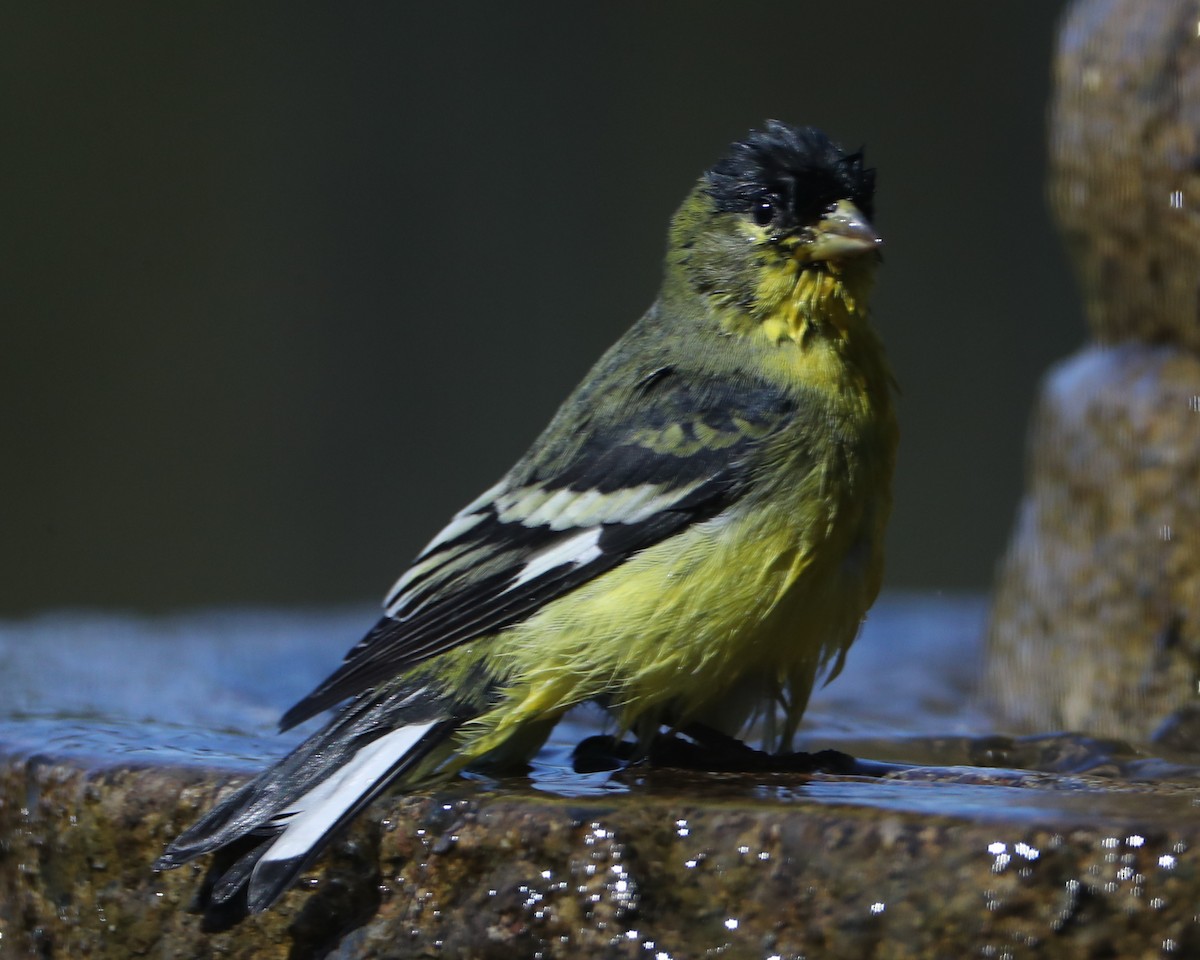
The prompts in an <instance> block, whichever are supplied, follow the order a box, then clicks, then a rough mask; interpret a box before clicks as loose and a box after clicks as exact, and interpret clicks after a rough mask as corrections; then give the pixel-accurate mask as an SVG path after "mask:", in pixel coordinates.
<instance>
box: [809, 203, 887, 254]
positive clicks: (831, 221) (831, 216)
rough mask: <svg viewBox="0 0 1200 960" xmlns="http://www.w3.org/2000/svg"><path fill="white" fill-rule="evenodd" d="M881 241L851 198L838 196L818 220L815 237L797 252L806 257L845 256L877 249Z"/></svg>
mask: <svg viewBox="0 0 1200 960" xmlns="http://www.w3.org/2000/svg"><path fill="white" fill-rule="evenodd" d="M882 244H883V241H882V240H881V239H880V238H879V234H877V233H876V232H875V228H874V227H872V226H871V222H870V221H869V220H868V219H867V218H866V216H865V215H864V214H863V212H862V211H861V210H859V209H858V207H856V206H855V205H854V204H852V203H851V202H850V201H849V200H839V201H838V202H837V205H836V206H835V207H834V208H833V209H832V210H830V211H829V213H828V214H827V215H826V216H825V218H824V219H823V220H822V221H821V222H820V223H818V224H817V226H816V229H815V231H814V236H813V239H812V240H811V241H809V242H808V243H804V244H801V245H800V246H799V247H798V248H797V250H796V252H797V253H798V254H801V255H802V256H803V257H804V258H805V259H806V260H844V259H846V258H847V257H859V256H862V255H863V254H864V253H870V252H872V251H877V250H878V249H879V248H880V246H881V245H882Z"/></svg>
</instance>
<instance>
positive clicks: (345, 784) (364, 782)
mask: <svg viewBox="0 0 1200 960" xmlns="http://www.w3.org/2000/svg"><path fill="white" fill-rule="evenodd" d="M434 722H435V721H430V722H429V723H418V724H413V725H411V726H407V727H400V728H399V729H398V730H393V731H392V732H391V733H388V734H385V735H384V736H382V737H380V738H379V739H378V740H374V741H372V742H371V743H368V744H367V745H366V746H365V747H362V748H361V749H360V750H358V751H357V752H356V753H355V754H354V756H353V757H351V758H350V760H349V762H347V763H346V764H345V765H344V766H342V767H341V768H340V769H339V770H336V771H335V772H334V773H333V775H332V776H331V777H329V778H328V779H326V780H322V781H321V782H320V783H318V784H317V785H316V786H315V787H313V788H312V789H311V790H309V791H308V793H306V794H304V796H302V797H300V798H299V799H298V800H297V801H296V802H295V803H293V804H292V805H291V806H290V807H288V808H287V809H286V810H284V811H282V812H281V813H279V814H277V815H276V816H275V818H274V820H275V822H276V823H286V824H287V826H286V827H285V828H284V831H283V833H281V834H280V835H279V839H278V840H276V841H275V842H274V843H273V844H271V847H270V849H269V850H267V852H266V853H265V854H263V857H262V860H261V861H260V862H259V865H258V866H255V868H254V872H255V873H257V872H258V869H259V866H261V865H262V864H263V863H269V862H272V861H280V860H292V859H295V858H296V857H302V856H304V855H306V854H307V853H308V851H309V850H311V849H312V847H313V845H314V844H316V843H318V842H320V840H321V839H322V838H323V837H324V836H325V834H326V833H328V832H329V830H330V828H331V827H333V825H334V824H335V823H337V821H338V820H339V819H340V818H341V817H342V815H343V814H344V813H345V812H346V811H347V810H349V809H350V808H351V807H352V806H354V804H355V803H356V802H357V801H358V799H359V798H360V797H361V796H362V795H363V794H364V793H366V792H367V791H368V790H370V789H371V788H372V787H373V786H375V784H376V783H377V782H378V780H379V778H380V777H382V776H384V775H386V774H387V772H388V771H389V770H390V769H391V768H392V767H393V766H395V764H396V763H397V761H399V760H400V759H401V758H402V757H403V756H404V755H405V754H406V753H408V751H409V750H411V749H412V748H413V747H415V746H416V745H417V744H418V743H420V741H421V738H422V737H423V736H425V734H426V733H428V732H429V730H430V729H431V728H432V727H433V726H434Z"/></svg>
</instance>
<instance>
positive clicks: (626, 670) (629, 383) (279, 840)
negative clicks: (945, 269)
mask: <svg viewBox="0 0 1200 960" xmlns="http://www.w3.org/2000/svg"><path fill="white" fill-rule="evenodd" d="M874 185H875V176H874V171H873V170H870V169H867V168H865V167H864V165H863V158H862V155H861V152H853V153H852V152H847V151H845V150H843V149H841V148H840V147H838V146H837V145H836V144H834V143H833V142H832V141H831V140H830V139H829V138H828V137H827V136H826V135H825V134H823V133H822V132H820V131H819V130H816V129H814V128H812V127H793V126H788V125H786V124H783V123H779V122H776V121H770V122H768V123H767V124H766V126H765V129H763V130H758V131H753V132H751V133H750V134H749V135H748V136H747V137H746V138H745V139H743V140H740V141H738V142H735V143H734V144H733V145H732V146H731V147H730V149H729V151H728V153H727V154H726V156H725V157H724V158H723V159H721V160H720V161H719V162H717V163H716V164H715V165H714V166H713V167H712V168H711V169H710V170H708V171H707V172H706V173H704V174H703V175H702V176H701V177H700V179H699V181H698V182H697V183H696V185H695V187H694V188H693V189H692V191H691V192H690V193H689V195H688V196H687V198H686V199H685V200H684V202H683V204H682V206H681V207H680V208H679V210H678V211H677V212H676V213H675V216H674V217H673V219H672V221H671V226H670V232H669V238H668V245H667V254H666V263H665V270H664V277H663V281H662V288H661V290H660V292H659V295H658V297H657V299H656V300H655V302H654V303H653V305H652V306H651V307H650V309H649V310H648V311H647V312H646V314H645V315H644V316H643V317H642V318H641V319H640V320H639V321H638V322H637V323H635V324H634V325H633V327H632V328H631V329H630V330H629V331H628V332H627V333H626V334H625V335H624V336H623V337H622V338H621V339H620V340H618V341H617V343H616V345H615V346H613V347H612V348H611V349H610V350H609V351H608V352H607V353H605V354H604V356H602V357H601V358H600V360H599V362H598V363H597V364H596V365H595V366H594V367H593V368H592V369H591V371H590V372H589V373H588V374H587V376H586V377H585V378H584V380H583V382H582V383H581V384H580V385H579V386H578V387H577V388H576V389H575V391H574V392H573V393H572V394H571V395H570V396H569V397H568V398H567V400H566V402H565V403H564V404H563V405H562V407H561V408H560V409H559V411H558V413H557V414H556V415H555V416H554V418H553V420H551V422H550V425H549V426H548V427H547V428H546V429H545V431H543V433H542V434H541V435H540V436H539V437H538V438H537V440H536V441H535V442H534V443H533V446H532V447H531V448H530V449H529V451H528V452H527V453H526V454H525V455H524V456H523V457H522V458H521V459H520V460H519V461H517V464H516V466H514V467H513V468H512V469H511V470H510V471H509V472H508V473H507V474H506V475H505V476H504V477H503V478H502V479H501V480H500V482H499V483H497V484H496V485H495V486H493V487H491V488H490V489H489V490H487V492H485V493H484V494H483V495H482V496H480V497H479V498H478V499H477V500H475V501H473V502H472V503H470V504H468V505H467V506H466V507H464V508H463V509H462V510H460V511H459V512H458V513H457V514H455V515H454V517H453V518H452V519H451V520H450V522H449V523H448V524H447V525H446V527H445V528H444V529H443V530H442V531H441V532H440V533H439V534H438V535H437V536H436V537H434V538H433V540H432V541H430V543H429V545H428V546H427V547H425V549H424V550H422V551H421V553H420V554H419V555H418V556H417V558H416V559H415V560H414V561H413V563H412V565H411V566H410V567H409V568H408V570H407V572H405V573H404V575H403V576H402V577H400V579H399V580H398V581H397V582H396V585H395V586H394V587H393V588H392V589H391V591H389V593H388V595H387V599H386V601H385V604H384V606H385V615H384V616H383V618H382V619H381V620H380V621H379V622H378V623H377V624H376V625H375V626H374V627H373V628H372V629H371V631H370V632H369V633H368V634H367V635H366V637H365V638H364V639H363V640H362V641H361V642H360V643H359V644H358V645H357V646H355V647H354V648H353V649H352V650H350V652H349V653H348V654H347V655H346V658H345V662H344V663H343V664H342V665H341V666H340V667H338V669H337V670H335V671H334V672H333V674H332V675H331V676H330V677H329V678H328V679H326V680H325V681H324V682H323V683H321V684H320V685H319V686H318V687H317V688H316V689H315V690H314V691H313V692H312V693H310V694H309V695H308V696H307V697H305V698H304V699H303V700H301V701H300V702H299V703H297V704H296V705H295V706H294V707H292V708H291V709H290V710H288V711H287V713H286V714H285V715H284V717H283V719H282V721H281V727H282V728H283V729H287V728H289V727H292V726H294V725H295V724H298V723H300V722H301V721H303V720H306V719H308V718H309V717H312V716H314V715H315V714H317V713H320V712H321V711H323V710H325V709H326V708H328V707H333V706H336V705H338V704H341V703H343V701H348V702H347V703H345V704H344V705H343V706H342V707H341V709H340V710H339V711H338V712H337V713H336V714H335V715H334V717H333V718H332V719H331V720H330V721H329V723H328V724H327V725H326V726H325V727H324V728H323V729H321V730H320V731H318V732H317V733H315V734H313V735H312V736H311V737H309V738H308V739H307V740H306V741H304V743H302V744H301V745H300V746H299V747H297V748H296V749H295V750H294V751H293V752H292V753H291V754H290V755H289V756H287V757H285V758H284V759H282V760H280V761H279V762H278V763H276V764H275V765H274V766H272V767H271V768H270V769H268V770H266V771H265V772H263V773H261V774H260V775H259V776H257V777H256V778H254V779H253V780H251V781H249V782H248V783H246V784H244V785H242V786H241V787H239V788H238V789H237V790H235V791H234V792H233V793H232V794H230V795H229V796H228V797H226V798H225V799H224V800H223V801H222V802H221V803H220V804H219V805H218V806H217V807H216V808H215V809H213V810H212V811H211V812H210V813H209V814H208V815H207V816H205V817H204V818H202V819H201V820H200V821H199V822H198V823H196V824H195V825H193V826H192V827H190V828H189V829H188V830H186V831H184V832H183V834H182V835H180V836H179V837H178V838H177V839H176V840H175V841H174V842H173V843H171V844H170V846H169V847H168V848H167V850H166V852H165V853H164V854H163V856H162V857H161V858H160V859H159V860H158V862H157V864H156V867H157V868H158V869H168V868H171V867H176V866H178V865H180V864H182V863H186V862H187V861H189V860H192V859H193V858H195V857H198V856H200V855H202V854H206V853H210V852H212V851H216V850H221V849H222V848H225V849H224V850H223V851H222V852H223V858H218V863H219V864H220V867H219V869H217V870H216V871H214V872H213V873H212V874H211V879H210V883H209V884H208V885H207V888H206V891H205V897H206V906H207V909H208V910H209V911H210V913H212V914H213V915H217V914H219V913H220V912H221V911H223V910H224V911H230V910H233V911H234V912H235V913H236V914H237V915H239V916H240V915H241V914H242V913H245V912H247V911H248V912H255V911H259V910H263V909H265V908H266V907H268V906H270V905H271V904H272V903H273V902H274V901H275V900H276V899H277V898H278V897H279V896H280V895H281V894H282V893H283V892H284V891H285V890H286V889H287V888H288V887H289V886H290V885H291V883H292V882H293V881H294V880H295V879H296V877H297V875H298V874H299V873H300V872H301V870H303V869H304V868H305V867H306V866H307V865H308V864H309V863H310V862H311V861H312V860H313V858H314V857H315V856H316V854H317V853H318V852H319V851H320V849H321V848H322V847H323V846H324V844H325V843H326V841H327V840H328V838H329V836H330V834H331V833H332V832H334V831H335V830H337V828H338V827H340V826H341V825H343V824H344V823H346V822H347V821H348V820H349V819H350V818H352V817H353V816H354V815H355V814H357V813H358V812H359V811H360V810H361V809H362V808H363V807H364V806H365V805H366V804H367V803H368V802H370V801H371V800H372V799H374V798H375V797H376V796H378V795H379V793H380V792H381V791H382V790H384V789H385V788H386V787H388V786H389V785H392V784H397V783H398V784H402V785H406V786H411V785H413V784H415V783H417V782H420V781H425V780H428V779H429V778H431V777H433V776H435V775H436V776H447V775H449V774H451V773H453V772H455V771H458V770H461V769H462V768H463V767H464V766H466V765H467V764H470V763H474V762H477V761H481V760H489V761H490V760H506V761H513V760H519V759H523V758H524V759H527V758H529V757H530V756H532V754H533V753H534V752H535V751H536V750H537V749H538V747H539V746H540V744H541V743H542V741H543V740H544V739H545V737H546V735H547V734H548V732H549V730H550V727H551V726H552V725H553V724H554V722H555V721H556V720H557V719H558V718H559V717H560V716H561V715H562V714H563V713H564V712H565V711H566V710H568V709H569V708H571V707H573V706H575V705H577V704H580V703H583V702H585V701H597V702H599V703H600V704H602V705H603V706H605V707H606V708H607V710H608V711H609V712H610V714H611V715H612V716H613V718H614V719H615V722H616V725H617V727H618V729H619V730H620V731H622V732H629V733H632V734H634V735H636V736H637V737H638V738H639V742H643V743H644V742H647V741H648V739H649V737H651V736H652V735H653V734H654V733H656V732H658V731H659V730H660V729H661V728H662V727H664V726H665V727H668V728H671V729H678V728H680V727H681V726H683V725H686V724H692V723H703V724H705V725H707V726H710V727H713V728H716V729H718V730H722V731H726V732H730V733H738V732H741V731H743V730H745V729H746V727H747V725H748V724H749V723H750V721H751V720H752V719H753V718H755V717H759V718H761V719H763V720H764V721H765V726H766V729H767V733H766V735H765V739H767V740H768V741H770V743H769V745H770V746H771V747H774V748H782V747H786V746H788V745H790V742H791V740H792V736H793V734H794V732H795V729H796V725H797V723H798V722H799V719H800V715H801V713H802V712H803V710H804V706H805V703H806V702H807V700H808V696H809V692H810V690H811V688H812V685H813V682H814V679H815V678H816V677H817V675H818V674H819V673H820V672H821V671H822V670H828V671H829V672H830V673H836V671H837V669H838V668H839V667H840V662H841V658H842V657H843V655H844V654H845V651H846V649H847V648H848V647H849V645H850V643H851V642H852V641H853V639H854V637H855V634H856V633H857V631H858V628H859V624H860V622H861V620H862V618H863V616H864V614H865V612H866V610H867V608H868V607H869V606H870V605H871V603H872V602H873V601H874V599H875V596H876V594H877V593H878V590H879V584H880V578H881V575H882V566H883V552H882V545H883V532H884V526H885V524H886V522H887V518H888V514H889V512H890V509H891V494H890V486H891V476H892V468H893V464H894V460H895V452H896V441H897V428H896V422H895V417H894V413H893V409H892V396H891V394H892V379H891V374H890V373H889V370H888V367H887V363H886V360H885V358H884V354H883V348H882V345H881V343H880V341H879V338H878V337H877V335H876V334H875V332H874V331H873V330H872V328H871V327H870V325H869V323H868V315H867V298H868V294H869V292H870V288H871V282H872V277H873V275H874V272H875V268H876V265H877V264H878V262H879V259H880V257H879V253H878V249H879V243H880V241H879V238H878V237H877V235H876V233H875V231H874V229H873V227H872V226H871V223H870V217H871V216H872V202H873V196H874ZM777 716H778V717H779V719H780V722H779V723H777V724H776V723H774V721H775V718H776V717H777Z"/></svg>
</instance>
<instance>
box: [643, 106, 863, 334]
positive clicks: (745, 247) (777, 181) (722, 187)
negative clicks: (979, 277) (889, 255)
mask: <svg viewBox="0 0 1200 960" xmlns="http://www.w3.org/2000/svg"><path fill="white" fill-rule="evenodd" d="M874 196H875V171H874V170H870V169H867V168H866V167H864V165H863V158H862V153H861V152H860V151H855V152H849V151H846V150H843V149H842V148H841V147H839V146H838V145H837V144H836V143H834V142H833V141H832V140H830V139H829V137H827V136H826V135H825V134H824V133H822V132H821V131H820V130H818V129H816V128H815V127H793V126H790V125H788V124H786V123H780V122H779V121H777V120H769V121H768V122H767V123H766V125H765V126H764V127H763V129H761V130H754V131H751V132H750V133H749V134H748V135H747V136H746V137H745V138H743V139H741V140H738V141H736V142H735V143H734V144H732V145H731V146H730V148H729V150H728V151H727V153H726V155H725V156H724V157H723V158H722V159H721V160H719V161H717V163H715V164H714V165H713V166H712V168H711V169H709V170H708V171H706V172H705V173H704V174H703V175H702V176H701V177H700V179H699V181H698V182H697V183H696V185H695V187H694V188H693V189H692V191H691V193H689V194H688V196H687V198H686V199H685V200H684V202H683V203H682V205H681V206H680V207H679V209H678V210H677V211H676V213H675V216H674V217H673V218H672V220H671V231H670V234H669V239H668V244H667V272H666V283H667V285H668V287H671V286H672V285H673V284H675V283H676V282H678V281H683V283H684V284H685V286H684V287H683V288H681V289H682V290H683V291H684V294H685V295H687V296H696V295H698V296H700V297H701V298H703V300H704V301H705V302H706V303H708V304H709V305H710V306H714V307H716V308H717V309H718V310H719V311H722V310H729V311H732V312H731V313H729V314H727V315H723V316H725V319H724V320H723V321H722V322H723V323H724V324H725V325H726V326H727V327H736V326H738V325H739V323H741V320H738V319H736V318H739V317H740V318H742V319H743V320H745V321H746V322H747V323H751V324H752V325H753V324H758V323H760V322H764V318H771V317H774V318H776V319H778V318H780V317H792V315H793V314H794V313H795V315H796V316H800V314H806V312H813V311H815V310H816V305H818V304H820V303H831V302H833V301H834V300H836V301H838V302H840V303H842V304H844V305H845V304H850V303H854V304H858V305H860V306H861V305H864V304H865V302H866V296H867V294H868V293H869V290H870V286H871V281H872V277H873V275H874V270H875V267H876V266H877V265H878V263H879V261H880V256H879V250H880V246H881V241H880V239H879V236H878V234H876V232H875V228H874V227H873V226H872V225H871V215H872V212H873V211H874ZM831 297H832V300H831V299H830V298H831ZM797 304H799V305H800V306H796V305H797ZM793 308H795V309H793ZM822 309H824V308H822ZM855 309H858V308H857V307H856V308H855ZM797 310H798V311H799V313H796V311H797ZM826 312H828V311H826ZM806 315H807V314H806ZM810 319H811V318H810ZM818 319H819V318H818ZM814 322H815V320H814ZM787 323H789V324H791V320H788V321H787ZM797 323H798V324H799V325H798V326H795V330H794V331H792V332H795V333H797V336H799V335H800V334H799V331H800V329H801V327H802V326H804V324H802V323H800V322H799V321H797ZM826 326H828V324H826ZM771 329H772V330H774V329H775V326H771ZM805 329H815V327H813V326H812V325H811V324H810V325H809V326H808V327H806V328H805ZM789 330H791V327H790V326H789ZM789 335H790V334H789Z"/></svg>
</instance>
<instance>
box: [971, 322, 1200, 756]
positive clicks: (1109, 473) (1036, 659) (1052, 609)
mask: <svg viewBox="0 0 1200 960" xmlns="http://www.w3.org/2000/svg"><path fill="white" fill-rule="evenodd" d="M1198 394H1200V358H1197V357H1195V356H1193V355H1192V354H1191V353H1188V352H1186V351H1183V350H1179V349H1176V348H1173V347H1151V346H1143V345H1140V344H1122V345H1117V346H1112V347H1095V348H1092V349H1090V350H1085V351H1083V352H1082V353H1080V354H1078V355H1076V356H1075V357H1072V358H1071V359H1070V360H1067V361H1065V362H1063V363H1061V364H1059V365H1058V366H1057V367H1055V368H1054V369H1053V370H1052V371H1051V372H1050V374H1049V376H1048V377H1047V378H1046V381H1045V386H1044V388H1043V391H1042V397H1041V404H1040V407H1039V409H1038V411H1037V414H1036V416H1035V418H1034V424H1033V433H1032V442H1031V447H1030V468H1029V481H1028V489H1027V491H1026V496H1025V499H1024V502H1023V503H1022V506H1021V511H1020V514H1019V515H1018V518H1017V527H1016V532H1015V534H1014V537H1013V543H1012V546H1011V548H1010V550H1009V554H1008V557H1007V559H1006V560H1005V566H1004V568H1003V570H1002V572H1001V575H1000V579H999V586H998V590H997V593H996V600H995V607H994V613H993V619H992V625H991V632H990V642H989V655H988V660H987V673H986V676H985V684H984V689H985V690H986V691H987V692H988V694H989V695H990V696H991V697H992V698H993V699H994V700H996V701H997V702H998V703H999V704H1000V706H1001V708H1002V710H1003V713H1004V715H1005V716H1006V717H1007V718H1008V719H1009V721H1010V722H1015V723H1019V724H1020V725H1022V726H1023V727H1025V728H1027V729H1035V730H1059V729H1072V730H1087V731H1089V732H1092V733H1100V734H1106V735H1110V736H1124V737H1129V738H1132V739H1135V740H1142V741H1144V740H1147V739H1150V737H1151V736H1152V735H1153V734H1154V733H1155V731H1156V729H1157V728H1158V727H1159V726H1160V725H1161V724H1162V723H1163V722H1164V719H1165V718H1166V717H1167V716H1169V715H1170V714H1172V713H1173V712H1175V711H1177V710H1181V709H1184V708H1187V707H1188V706H1189V705H1191V704H1194V703H1195V702H1196V689H1197V683H1198V682H1200V552H1198V551H1197V547H1198V546H1200V396H1197V395H1198ZM1180 745H1182V744H1177V746H1180Z"/></svg>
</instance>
